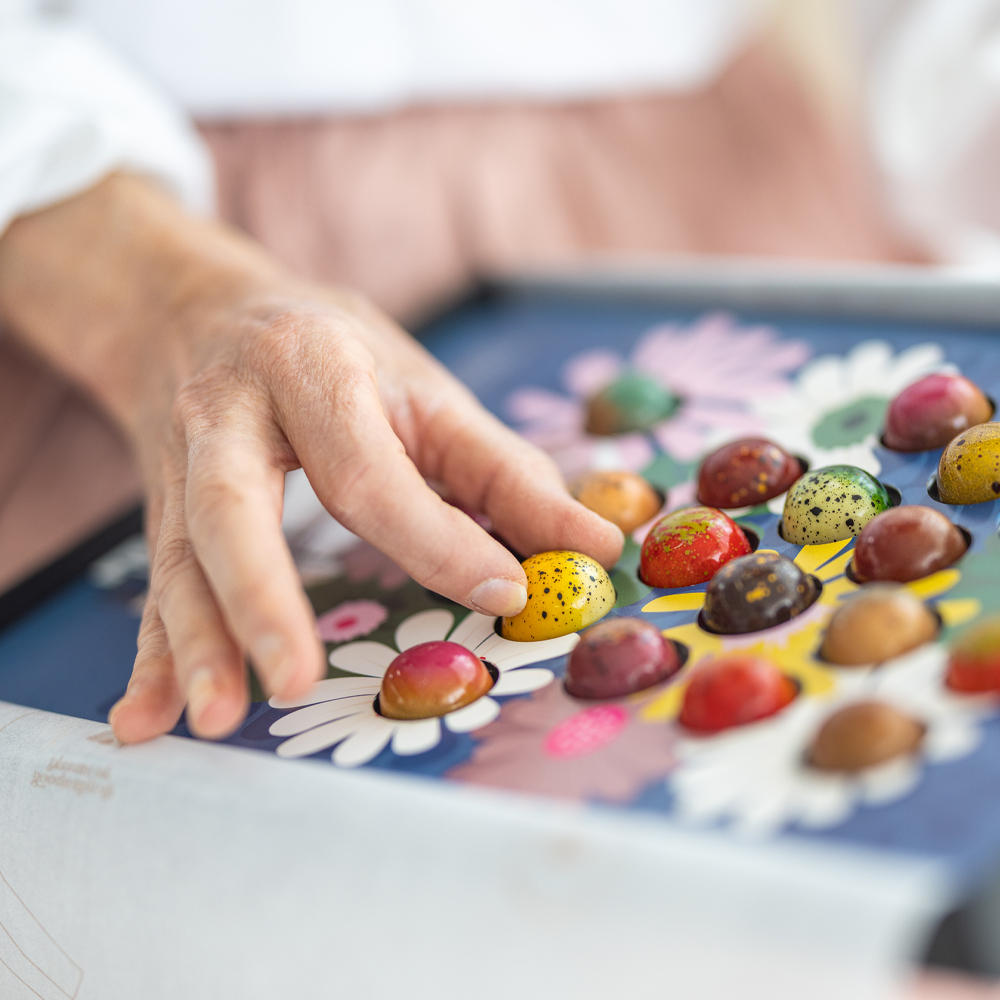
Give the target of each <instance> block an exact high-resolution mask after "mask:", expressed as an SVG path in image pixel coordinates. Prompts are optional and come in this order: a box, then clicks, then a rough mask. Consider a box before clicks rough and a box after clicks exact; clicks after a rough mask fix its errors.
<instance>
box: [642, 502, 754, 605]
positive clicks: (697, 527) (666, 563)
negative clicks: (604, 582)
mask: <svg viewBox="0 0 1000 1000" xmlns="http://www.w3.org/2000/svg"><path fill="white" fill-rule="evenodd" d="M749 552H750V543H749V541H747V536H746V535H745V534H744V533H743V530H742V529H741V528H740V526H739V525H738V524H737V523H736V522H735V521H734V520H733V519H732V518H730V517H729V516H727V515H726V514H723V513H722V511H721V510H715V509H714V508H713V507H685V508H683V509H682V510H675V511H674V512H673V513H672V514H667V515H666V517H661V518H660V520H659V521H657V522H656V524H654V525H653V527H652V528H651V529H650V531H649V534H648V535H646V539H645V541H644V542H643V543H642V553H641V555H640V565H639V573H640V576H641V577H642V579H643V582H644V583H646V584H647V585H648V586H650V587H693V586H694V585H695V584H698V583H704V582H705V581H706V580H710V579H711V578H712V577H713V576H714V575H715V574H716V572H718V570H719V569H720V568H721V567H723V566H725V565H726V563H728V562H730V561H731V560H733V559H737V558H738V557H739V556H744V555H746V554H747V553H749Z"/></svg>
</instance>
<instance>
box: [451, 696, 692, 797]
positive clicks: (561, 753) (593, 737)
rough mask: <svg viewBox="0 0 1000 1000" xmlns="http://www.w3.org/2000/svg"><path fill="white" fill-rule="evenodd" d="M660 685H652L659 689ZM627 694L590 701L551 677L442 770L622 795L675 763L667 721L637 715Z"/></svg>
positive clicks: (557, 789) (517, 785)
mask: <svg viewBox="0 0 1000 1000" xmlns="http://www.w3.org/2000/svg"><path fill="white" fill-rule="evenodd" d="M660 690H661V688H657V689H656V691H657V693H659V691H660ZM637 708H638V705H637V704H635V703H630V702H629V701H628V700H627V699H622V700H620V701H614V702H601V703H599V704H594V703H591V702H586V701H581V700H580V699H577V698H572V697H570V695H568V694H567V693H566V690H565V689H564V688H563V686H562V684H550V685H549V686H548V687H546V688H543V689H542V690H540V691H536V692H534V694H532V695H531V697H529V698H521V699H518V700H517V701H509V702H507V703H506V704H505V705H504V706H503V709H502V710H501V713H500V718H499V719H497V720H496V722H492V723H490V725H488V726H486V727H485V728H483V729H481V730H480V731H479V732H478V733H476V740H477V744H478V745H477V746H476V749H475V750H474V751H473V753H472V757H471V758H470V759H469V760H468V761H466V762H465V763H464V764H460V765H459V766H458V767H455V768H452V770H451V771H450V772H449V774H448V776H449V777H451V778H456V779H457V780H459V781H468V782H470V783H472V784H477V785H490V786H493V787H498V788H509V789H514V790H516V791H523V792H535V793H539V794H544V795H555V796H559V797H560V798H567V799H575V800H582V799H602V800H605V801H609V802H628V801H631V800H632V799H634V798H635V797H636V795H638V794H639V793H640V792H641V791H642V789H643V788H645V787H646V786H647V785H649V784H650V783H651V782H653V781H656V780H658V779H661V778H665V777H666V776H667V775H668V774H669V773H670V772H671V770H672V769H673V767H674V763H675V757H674V744H675V740H676V737H675V736H674V735H673V734H672V732H671V730H670V728H669V727H667V726H662V725H656V724H650V723H644V722H639V721H638V719H637V718H636V716H635V714H634V713H635V710H636V709H637Z"/></svg>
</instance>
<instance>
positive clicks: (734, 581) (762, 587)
mask: <svg viewBox="0 0 1000 1000" xmlns="http://www.w3.org/2000/svg"><path fill="white" fill-rule="evenodd" d="M819 593H820V584H819V582H818V581H817V580H815V579H814V578H813V577H811V576H807V575H806V574H805V573H803V572H802V570H801V569H799V567H798V566H796V565H795V563H793V562H792V560H791V559H787V558H786V557H785V556H782V555H779V554H778V553H777V552H754V553H752V554H751V555H748V556H742V557H741V558H739V559H734V560H733V561H732V562H731V563H728V564H727V565H725V566H723V567H722V569H720V570H719V572H718V573H716V574H715V576H713V577H712V579H711V581H710V582H709V584H708V588H707V590H706V592H705V608H704V611H703V612H702V619H701V620H702V624H703V625H704V627H705V628H707V629H708V630H709V631H711V632H719V633H721V634H723V635H739V634H742V633H745V632H758V631H760V630H761V629H765V628H772V627H773V626H775V625H780V624H781V623H782V622H786V621H788V620H789V619H790V618H794V617H795V616H796V615H799V614H801V613H802V612H803V611H805V610H806V608H808V607H809V606H810V605H811V604H812V603H813V602H814V601H815V600H816V598H817V597H818V596H819Z"/></svg>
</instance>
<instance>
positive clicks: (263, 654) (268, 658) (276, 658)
mask: <svg viewBox="0 0 1000 1000" xmlns="http://www.w3.org/2000/svg"><path fill="white" fill-rule="evenodd" d="M250 655H251V657H252V659H253V662H254V666H255V667H256V668H257V671H258V674H259V676H260V679H261V681H262V682H263V683H264V685H265V686H266V687H267V688H268V689H269V691H270V693H271V694H272V695H280V694H281V693H282V692H283V691H284V690H285V688H286V686H287V685H288V682H289V681H290V680H291V679H292V677H293V675H294V674H295V673H297V671H298V664H296V662H295V657H294V656H292V655H291V652H290V650H289V648H288V643H287V642H285V637H284V636H282V635H279V634H278V633H276V632H272V633H269V634H268V635H263V636H261V637H260V638H259V639H258V640H257V641H256V642H255V643H254V645H253V649H251V651H250Z"/></svg>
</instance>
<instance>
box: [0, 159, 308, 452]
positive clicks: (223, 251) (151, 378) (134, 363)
mask: <svg viewBox="0 0 1000 1000" xmlns="http://www.w3.org/2000/svg"><path fill="white" fill-rule="evenodd" d="M288 284H289V279H288V278H287V276H286V275H285V274H284V273H283V272H282V271H281V270H280V268H279V267H278V266H277V265H276V264H274V263H273V262H272V261H271V260H270V258H268V257H267V256H266V255H265V254H264V253H263V252H262V251H260V250H258V249H257V248H255V247H254V246H253V245H252V244H250V243H249V241H247V240H244V239H242V238H241V237H239V236H237V235H236V234H234V233H232V232H230V231H228V230H226V229H225V228H224V227H222V226H220V225H217V224H215V223H213V222H208V221H203V220H199V219H195V218H193V217H191V216H188V215H187V214H186V213H185V212H184V211H183V210H182V209H181V208H180V207H179V206H178V205H177V204H176V202H174V201H173V199H171V198H170V197H169V195H167V194H166V193H165V192H163V191H161V190H160V189H159V188H158V187H157V186H156V185H155V184H153V183H152V182H149V181H146V180H143V179H141V178H138V177H129V176H125V175H120V176H114V177H110V178H107V179H106V180H104V181H102V182H101V183H100V184H98V185H97V186H96V187H94V188H93V189H91V190H90V191H88V192H85V193H84V194H82V195H80V196H78V197H77V198H74V199H71V200H70V201H67V202H65V203H62V204H60V205H56V206H53V207H52V208H49V209H45V210H43V211H41V212H38V213H36V214H34V215H31V216H27V217H24V218H22V219H20V220H18V221H16V222H15V223H14V224H13V225H12V226H11V227H10V229H9V230H8V231H7V233H6V234H4V236H3V238H2V239H0V320H2V321H4V323H5V325H7V326H9V327H10V328H11V330H12V331H13V332H14V333H15V335H17V336H18V337H19V338H20V339H22V340H24V341H25V342H26V343H27V344H28V345H29V346H31V347H32V348H34V349H35V350H36V351H38V352H39V353H40V354H42V355H43V356H44V357H46V358H47V360H48V361H49V362H50V363H52V364H53V365H54V366H55V367H56V368H58V369H60V370H61V371H62V372H63V373H64V374H66V375H67V376H68V377H69V378H71V379H72V380H73V381H75V382H77V383H79V384H81V385H83V386H84V387H86V388H87V389H88V390H89V391H90V392H91V393H92V394H93V395H94V396H95V397H96V398H97V399H98V400H99V402H100V403H101V404H102V405H103V406H104V407H105V409H107V410H108V411H109V412H110V414H111V415H112V416H113V417H114V418H115V419H116V420H117V421H118V422H119V423H120V424H122V425H123V427H124V428H125V429H126V431H128V432H130V433H132V434H135V433H136V430H137V427H138V425H139V423H140V421H141V414H142V412H143V411H144V410H145V409H148V407H149V405H150V402H151V400H150V395H151V394H153V395H155V394H157V393H158V392H160V391H169V390H170V388H171V387H172V386H173V387H176V386H177V385H180V384H181V383H182V382H183V381H184V380H185V379H186V378H187V377H189V376H190V375H191V374H192V373H193V372H194V371H195V370H196V367H197V365H198V362H199V355H200V354H202V353H203V352H204V351H205V350H206V349H207V348H208V345H209V343H210V342H211V340H212V337H213V331H219V330H222V329H223V328H224V327H226V326H230V325H231V319H232V317H234V316H235V315H236V314H237V313H238V312H239V311H240V310H244V311H245V310H247V309H248V308H250V309H252V308H253V306H248V304H251V303H255V302H257V303H261V304H263V303H264V302H265V301H266V299H267V297H268V290H269V289H278V288H280V287H282V286H285V285H288Z"/></svg>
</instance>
